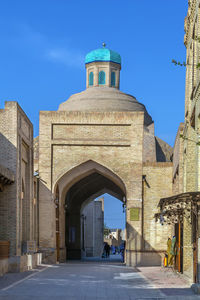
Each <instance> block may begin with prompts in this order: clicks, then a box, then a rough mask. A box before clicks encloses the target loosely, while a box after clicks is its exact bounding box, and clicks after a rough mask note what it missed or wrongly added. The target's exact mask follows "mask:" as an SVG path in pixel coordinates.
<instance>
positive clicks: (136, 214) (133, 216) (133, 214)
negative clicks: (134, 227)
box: [130, 207, 140, 221]
mask: <svg viewBox="0 0 200 300" xmlns="http://www.w3.org/2000/svg"><path fill="white" fill-rule="evenodd" d="M139 220H140V209H139V207H132V208H130V221H139Z"/></svg>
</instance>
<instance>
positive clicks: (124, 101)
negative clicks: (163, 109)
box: [58, 87, 153, 126]
mask: <svg viewBox="0 0 200 300" xmlns="http://www.w3.org/2000/svg"><path fill="white" fill-rule="evenodd" d="M58 110H59V111H83V112H84V111H85V112H87V111H91V112H97V111H100V112H114V111H122V112H123V111H143V112H144V123H145V125H147V126H148V125H150V124H151V123H152V122H153V121H152V118H151V116H150V115H149V114H148V112H147V110H146V108H145V106H144V105H143V104H141V103H140V102H138V101H137V100H136V98H135V97H133V96H131V95H128V94H125V93H122V92H121V91H119V90H118V89H116V88H110V87H92V88H88V89H86V90H85V91H83V92H81V93H78V94H74V95H72V96H71V97H69V99H68V100H67V101H65V102H63V103H61V104H60V106H59V109H58Z"/></svg>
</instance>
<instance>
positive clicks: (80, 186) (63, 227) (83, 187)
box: [55, 160, 126, 261]
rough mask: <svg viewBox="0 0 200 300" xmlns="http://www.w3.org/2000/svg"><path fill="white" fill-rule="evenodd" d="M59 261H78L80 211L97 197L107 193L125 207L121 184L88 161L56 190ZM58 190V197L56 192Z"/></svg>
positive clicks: (106, 171) (95, 164) (78, 167)
mask: <svg viewBox="0 0 200 300" xmlns="http://www.w3.org/2000/svg"><path fill="white" fill-rule="evenodd" d="M55 190H56V199H55V201H56V205H57V206H58V204H59V212H57V222H58V223H57V226H56V228H57V235H58V236H59V237H58V238H57V253H58V260H60V261H63V260H65V259H66V257H67V258H68V259H80V258H81V210H82V208H83V206H84V205H86V204H88V203H89V202H90V201H92V200H94V199H95V198H97V197H98V196H100V195H102V194H104V193H109V194H111V195H113V196H115V197H116V198H118V199H119V200H121V201H122V202H124V204H125V199H126V198H125V195H126V188H125V185H124V183H123V181H122V180H121V179H120V178H119V177H118V176H117V175H116V174H114V173H113V172H112V171H111V170H109V169H107V168H106V167H104V166H102V165H100V164H98V163H96V162H94V161H91V160H90V161H87V162H85V163H82V164H81V165H79V166H77V167H75V168H73V169H71V170H69V171H68V172H67V173H65V174H64V175H63V176H62V177H61V178H60V179H59V180H58V181H57V184H56V187H55ZM58 190H59V197H58V193H57V191H58Z"/></svg>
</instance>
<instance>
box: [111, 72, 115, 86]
mask: <svg viewBox="0 0 200 300" xmlns="http://www.w3.org/2000/svg"><path fill="white" fill-rule="evenodd" d="M111 86H114V87H115V72H112V73H111Z"/></svg>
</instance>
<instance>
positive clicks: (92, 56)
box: [85, 48, 121, 64]
mask: <svg viewBox="0 0 200 300" xmlns="http://www.w3.org/2000/svg"><path fill="white" fill-rule="evenodd" d="M95 61H110V62H114V63H116V64H121V56H120V55H119V54H118V53H117V52H115V51H112V50H110V49H107V48H99V49H96V50H93V51H91V52H89V53H88V54H87V55H86V57H85V63H86V64H89V63H92V62H95Z"/></svg>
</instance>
